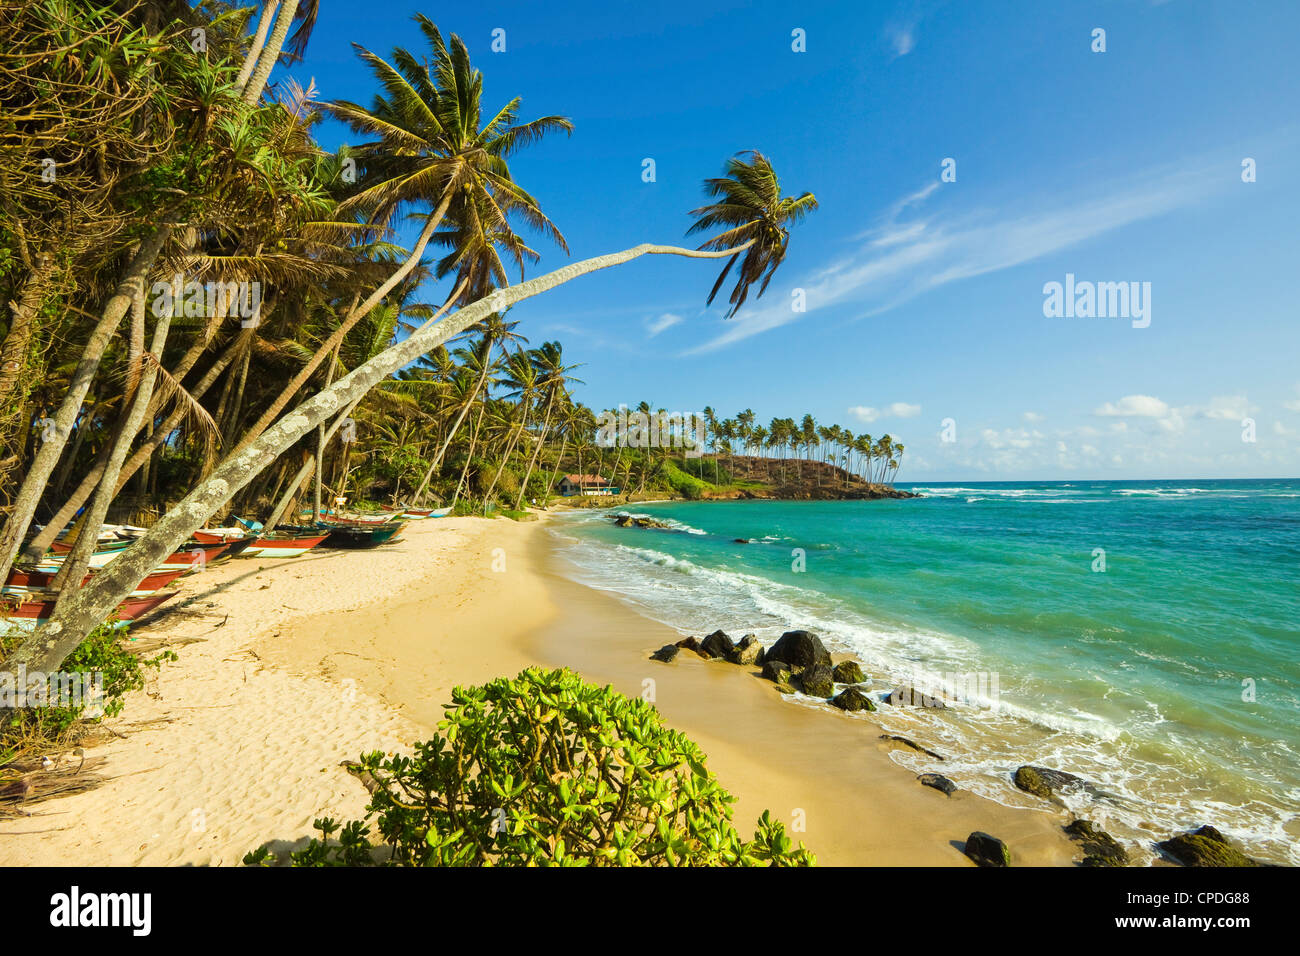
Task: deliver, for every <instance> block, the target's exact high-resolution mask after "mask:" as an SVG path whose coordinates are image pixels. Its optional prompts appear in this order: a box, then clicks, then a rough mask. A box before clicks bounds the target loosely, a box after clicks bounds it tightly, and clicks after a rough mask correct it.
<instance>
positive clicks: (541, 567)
mask: <svg viewBox="0 0 1300 956" xmlns="http://www.w3.org/2000/svg"><path fill="white" fill-rule="evenodd" d="M552 550H553V547H552V538H551V535H550V534H549V533H548V532H547V530H546V528H545V521H544V520H543V521H532V522H522V523H519V522H514V521H508V520H495V521H485V520H480V519H472V518H445V519H436V520H430V521H422V522H413V523H411V524H410V525H409V526H408V529H407V530H406V532H405V533H404V535H403V539H402V540H400V541H398V542H395V543H393V544H390V545H388V546H385V547H383V548H380V549H377V550H374V551H315V552H312V553H309V554H308V555H306V556H304V557H302V558H297V559H290V560H287V561H281V562H275V561H273V560H270V559H238V560H234V561H230V562H228V563H227V564H225V565H220V566H217V567H213V568H210V569H208V570H207V571H206V572H204V573H203V574H202V575H200V576H195V577H191V578H187V579H185V589H184V594H183V596H182V597H181V598H178V599H177V601H176V604H177V607H176V608H175V609H174V610H173V611H171V612H170V613H168V614H166V615H163V616H161V618H160V619H159V620H158V622H157V623H156V624H154V625H152V626H150V627H148V628H142V629H140V630H139V631H138V632H137V633H138V635H139V636H140V637H141V638H145V637H149V638H155V637H157V638H165V639H166V640H167V641H169V642H171V643H172V645H173V646H174V647H175V649H176V651H177V653H178V654H179V660H178V661H177V662H174V663H169V664H166V665H164V666H163V668H162V670H161V672H160V673H158V674H157V676H155V677H152V678H151V679H150V682H149V685H148V686H147V687H146V689H145V690H144V691H142V692H139V693H134V694H132V695H130V696H129V697H128V699H127V701H126V707H125V709H124V711H123V712H122V714H121V715H120V716H119V717H117V718H114V719H111V720H108V721H106V724H107V725H108V726H109V727H110V729H111V730H112V731H113V733H112V735H111V736H110V738H109V740H108V742H106V743H104V744H103V745H101V746H96V747H95V748H94V750H93V751H92V753H93V754H94V755H98V756H104V757H106V758H107V763H106V764H105V766H104V768H103V769H104V773H105V775H106V776H108V777H109V778H110V779H109V780H108V781H107V782H106V783H105V784H104V785H103V786H101V787H99V788H98V789H96V790H93V791H90V792H87V793H83V794H79V795H76V796H72V797H67V798H63V799H59V800H51V801H47V802H42V803H39V804H35V805H32V806H31V807H30V808H29V812H30V814H31V815H30V816H29V817H26V818H23V819H20V820H9V821H6V822H5V823H3V824H0V864H2V865H69V866H71V865H76V866H86V865H183V864H190V865H225V866H230V865H237V864H238V863H239V862H240V860H241V858H242V856H243V855H244V853H246V852H247V851H248V850H251V849H253V848H255V847H257V846H259V845H261V844H262V843H265V842H267V841H274V845H275V848H276V849H284V848H286V847H289V846H293V845H296V844H299V843H301V841H303V840H304V839H305V838H307V837H308V836H310V835H311V823H312V820H313V819H315V818H317V817H321V816H332V817H334V818H335V819H343V820H346V819H353V818H358V817H360V816H361V815H362V814H363V812H364V806H365V803H366V793H365V791H364V789H363V788H362V787H361V786H360V784H359V783H357V781H356V780H355V779H354V778H352V777H351V776H350V775H349V774H348V773H347V772H346V771H345V770H344V769H342V768H341V767H340V762H341V761H344V760H349V759H355V758H356V757H357V755H358V754H360V753H362V752H364V751H369V750H377V749H382V750H387V751H393V750H398V749H405V748H409V746H410V744H411V743H412V742H413V741H416V740H419V739H423V738H424V737H427V736H429V735H430V733H431V732H432V729H433V727H434V725H435V724H436V722H437V720H438V719H439V717H440V715H441V712H442V705H443V703H444V702H445V701H446V700H447V699H448V697H449V693H450V690H451V688H452V687H453V686H456V685H465V684H475V683H481V682H483V681H486V680H489V679H491V678H493V677H497V676H501V675H513V674H515V673H517V672H518V671H519V670H521V669H523V668H524V667H527V666H530V665H533V664H541V665H546V666H553V667H558V666H567V667H570V668H573V669H574V670H577V671H578V672H580V673H581V674H582V675H583V676H584V677H585V678H587V679H588V680H590V681H593V682H597V683H601V684H605V683H608V684H612V685H613V686H614V687H615V688H616V689H618V690H619V691H622V692H623V693H626V694H628V695H648V696H652V698H653V702H654V703H655V704H656V706H657V707H658V708H659V709H660V711H661V712H662V713H663V715H664V717H665V720H666V721H667V722H668V723H669V724H671V725H672V726H674V727H676V728H678V729H680V730H683V731H684V732H686V733H687V734H688V735H690V736H691V737H692V738H694V739H695V740H696V741H698V742H699V743H700V745H701V747H702V748H703V749H704V751H705V753H706V754H707V755H708V758H709V768H710V770H712V771H713V772H714V773H715V774H716V775H717V776H718V777H719V779H720V780H721V782H722V784H723V785H724V786H725V787H727V788H728V789H729V790H730V791H731V792H732V793H733V794H735V795H736V796H737V797H738V803H737V805H736V812H735V818H734V820H735V823H736V825H737V828H738V829H739V830H740V831H741V832H742V834H744V835H746V836H748V835H749V834H750V833H751V832H752V828H753V824H754V821H755V819H756V818H757V817H758V815H759V814H760V813H761V812H762V810H763V809H765V808H766V809H770V810H771V811H772V813H773V815H774V816H775V817H776V818H777V819H780V820H782V821H783V822H785V823H786V825H787V828H789V829H792V830H794V831H795V832H794V834H793V835H794V836H795V838H796V839H798V840H802V841H803V842H804V843H805V844H807V845H808V846H809V847H810V848H811V849H812V850H813V851H814V852H815V853H816V854H817V857H818V861H819V863H821V864H823V865H904V866H931V865H953V866H969V865H973V864H971V863H970V861H969V860H968V859H967V858H966V857H965V856H964V855H963V854H962V853H961V852H960V846H961V844H962V841H964V839H965V837H966V836H967V834H969V833H970V832H972V831H974V830H983V831H986V832H989V833H992V834H994V835H995V836H998V837H1000V838H1001V839H1003V840H1004V841H1006V843H1007V845H1008V846H1009V848H1010V851H1011V856H1012V864H1013V865H1068V864H1069V863H1070V862H1071V861H1072V860H1073V859H1075V858H1077V857H1078V856H1079V855H1080V854H1079V852H1078V851H1077V849H1076V848H1075V847H1074V846H1073V845H1072V844H1071V843H1070V842H1069V841H1068V840H1067V839H1066V837H1065V836H1064V834H1063V833H1062V832H1061V824H1062V823H1063V822H1065V818H1064V817H1063V816H1062V815H1061V814H1058V813H1056V812H1053V811H1049V810H1047V809H1043V810H1037V809H1021V808H1010V807H1004V806H1002V805H1000V804H997V803H994V802H992V801H989V800H986V799H984V798H981V797H979V796H977V795H974V794H971V793H967V792H963V791H958V792H956V793H955V794H953V795H952V796H951V797H949V796H944V795H943V794H942V793H940V792H938V791H936V790H933V789H931V788H928V787H924V786H921V785H920V784H919V783H917V781H916V779H915V775H914V773H913V771H911V770H908V769H906V768H904V767H901V766H899V765H898V764H896V763H894V762H893V761H892V760H891V759H890V756H889V753H890V747H891V746H893V745H890V744H887V743H886V742H884V741H882V740H881V739H880V730H879V728H878V727H877V726H876V725H875V724H874V723H873V722H872V721H871V720H870V719H869V715H868V717H866V718H861V717H858V716H857V715H853V716H850V715H847V714H843V713H840V712H838V711H835V710H833V709H832V708H829V707H811V706H807V705H805V704H802V703H799V702H797V701H793V700H788V699H783V698H782V697H781V695H780V694H778V693H777V692H776V690H775V689H774V687H773V686H772V685H771V684H769V683H768V682H766V681H762V680H759V679H756V678H755V677H754V676H753V674H754V670H753V669H751V668H742V667H737V666H734V665H730V664H725V663H720V662H707V661H704V660H702V659H698V658H695V657H694V656H693V655H690V654H683V655H681V656H679V658H678V659H677V661H675V662H674V663H672V664H666V665H665V664H660V663H656V662H652V661H649V660H647V657H648V655H649V654H650V653H651V652H652V651H653V650H654V649H655V648H657V647H659V646H661V645H662V644H665V643H668V642H670V641H674V640H676V639H677V638H678V637H679V635H678V634H677V632H675V631H673V630H671V629H669V628H667V627H665V626H663V625H661V624H658V623H656V622H654V621H650V620H648V619H646V618H643V617H641V616H639V615H637V614H636V613H634V612H633V611H632V610H630V609H629V608H627V607H626V606H624V605H623V604H622V603H620V602H618V601H617V600H615V599H613V598H612V597H610V596H608V595H606V594H604V593H601V592H598V591H594V590H592V589H589V588H586V587H584V586H582V585H579V584H576V583H573V582H572V581H570V580H568V579H567V578H566V577H565V576H564V573H563V571H564V568H563V566H562V564H561V563H560V562H561V560H562V559H560V558H558V557H557V556H556V555H554V554H553V553H552ZM719 625H720V626H725V622H719ZM917 740H918V742H920V743H922V744H924V743H926V741H925V738H924V723H923V720H921V719H920V718H918V726H917ZM934 769H935V770H937V771H942V764H939V763H936V765H935V767H934Z"/></svg>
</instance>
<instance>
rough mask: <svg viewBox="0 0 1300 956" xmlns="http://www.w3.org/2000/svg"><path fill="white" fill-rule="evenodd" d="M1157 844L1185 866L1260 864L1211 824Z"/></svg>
mask: <svg viewBox="0 0 1300 956" xmlns="http://www.w3.org/2000/svg"><path fill="white" fill-rule="evenodd" d="M1156 846H1157V847H1158V848H1159V849H1160V850H1161V851H1163V852H1164V853H1165V854H1166V855H1168V856H1170V857H1172V858H1173V859H1175V860H1177V861H1178V862H1179V863H1181V864H1182V865H1183V866H1259V864H1258V863H1257V862H1255V861H1254V860H1252V859H1251V858H1250V857H1248V856H1246V854H1244V853H1242V852H1241V851H1240V850H1238V849H1237V848H1236V847H1235V846H1233V845H1232V844H1231V843H1229V842H1228V838H1227V837H1225V836H1224V835H1223V834H1222V833H1220V832H1219V831H1218V830H1216V829H1214V827H1211V826H1204V827H1201V828H1200V829H1199V830H1194V831H1192V832H1191V833H1181V834H1179V835H1178V836H1176V837H1174V838H1173V839H1170V840H1165V841H1164V842H1163V843H1157V844H1156Z"/></svg>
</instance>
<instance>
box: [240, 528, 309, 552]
mask: <svg viewBox="0 0 1300 956" xmlns="http://www.w3.org/2000/svg"><path fill="white" fill-rule="evenodd" d="M328 537H329V534H328V533H325V534H310V535H285V536H283V537H278V536H276V535H274V534H273V535H271V536H270V537H261V538H258V539H257V540H256V541H254V542H253V543H252V544H251V545H249V546H248V547H247V548H245V549H244V553H243V554H242V555H240V556H241V557H245V558H296V557H298V556H299V555H301V554H306V553H307V552H308V551H310V550H311V549H312V548H314V547H316V545H318V544H320V543H321V542H322V541H324V540H325V539H326V538H328Z"/></svg>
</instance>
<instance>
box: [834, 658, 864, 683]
mask: <svg viewBox="0 0 1300 956" xmlns="http://www.w3.org/2000/svg"><path fill="white" fill-rule="evenodd" d="M831 674H832V675H833V676H834V677H835V683H837V684H861V683H862V682H863V681H864V680H866V679H867V678H866V675H865V674H863V673H862V668H861V667H859V666H858V662H857V661H840V662H839V663H838V664H836V665H835V667H834V668H832V670H831Z"/></svg>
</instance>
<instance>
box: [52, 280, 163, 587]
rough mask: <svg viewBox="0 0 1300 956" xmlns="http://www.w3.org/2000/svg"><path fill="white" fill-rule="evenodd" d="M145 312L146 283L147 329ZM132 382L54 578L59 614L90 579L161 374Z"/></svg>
mask: <svg viewBox="0 0 1300 956" xmlns="http://www.w3.org/2000/svg"><path fill="white" fill-rule="evenodd" d="M144 310H145V306H144V285H143V283H142V284H141V285H140V286H139V287H138V288H137V289H136V298H135V302H134V303H133V313H134V314H133V316H132V319H133V322H137V323H139V324H140V325H141V326H143V324H144ZM171 322H172V315H171V312H166V313H164V314H163V315H160V316H158V318H157V321H156V322H155V323H154V329H153V342H152V343H150V350H151V351H152V353H153V354H154V355H155V356H158V355H161V354H162V352H163V349H164V348H165V347H166V345H167V332H168V330H169V329H170V328H171ZM143 360H144V359H143V355H141V358H140V359H139V360H138V361H139V362H141V363H142V362H143ZM132 378H134V379H136V381H137V384H136V388H135V394H134V395H133V396H132V398H131V407H130V411H128V412H127V414H126V418H125V419H124V420H123V422H122V426H121V428H119V429H118V433H117V436H116V437H115V438H114V444H113V450H112V452H111V453H110V455H109V459H108V465H107V467H106V468H105V469H104V477H103V478H101V479H100V482H99V488H98V489H97V490H96V492H95V497H94V499H92V501H91V503H90V508H89V510H88V511H87V512H86V515H85V518H84V523H83V524H82V527H81V534H80V535H79V536H78V537H77V543H76V544H75V545H73V547H72V553H71V554H69V555H68V556H67V557H66V558H65V559H64V561H63V567H61V568H60V569H59V573H58V574H56V575H55V578H54V587H55V588H56V589H58V590H59V597H58V601H57V602H56V603H55V606H54V609H55V611H56V612H57V611H58V608H59V605H60V604H63V603H65V602H66V601H68V600H70V598H71V596H72V595H73V594H75V593H76V591H77V589H78V587H79V586H80V582H81V580H82V578H84V577H85V576H86V570H87V569H88V568H89V567H90V556H91V554H92V553H93V552H94V550H95V545H96V543H97V542H98V541H99V527H100V525H102V524H103V523H104V518H105V517H106V516H107V515H108V506H109V505H110V504H112V502H113V498H114V496H115V489H116V487H117V479H118V475H119V474H120V473H121V471H122V462H123V461H125V460H126V453H127V451H128V450H130V448H131V439H132V438H133V437H134V435H135V433H136V432H137V431H139V428H140V425H141V424H142V423H143V421H144V416H145V414H146V413H147V412H148V409H149V401H150V399H151V398H153V388H154V382H155V381H157V378H158V373H157V372H156V371H153V370H150V371H148V372H144V371H143V370H141V371H139V372H137V373H135V374H129V375H128V380H130V379H132Z"/></svg>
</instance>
